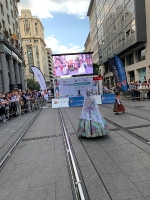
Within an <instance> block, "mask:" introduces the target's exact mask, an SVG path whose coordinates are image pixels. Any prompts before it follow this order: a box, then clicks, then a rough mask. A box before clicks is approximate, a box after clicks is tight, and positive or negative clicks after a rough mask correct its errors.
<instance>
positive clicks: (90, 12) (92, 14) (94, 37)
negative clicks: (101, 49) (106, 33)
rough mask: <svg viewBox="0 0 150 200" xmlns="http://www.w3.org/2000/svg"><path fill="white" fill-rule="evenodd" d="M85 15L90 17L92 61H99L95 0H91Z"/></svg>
mask: <svg viewBox="0 0 150 200" xmlns="http://www.w3.org/2000/svg"><path fill="white" fill-rule="evenodd" d="M87 16H89V19H90V35H89V36H88V37H90V48H91V52H93V54H92V59H93V63H96V64H97V63H98V62H99V55H98V40H97V39H98V35H97V33H98V32H97V19H96V12H95V1H94V0H91V2H90V5H89V9H88V12H87Z"/></svg>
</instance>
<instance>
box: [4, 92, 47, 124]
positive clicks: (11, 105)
mask: <svg viewBox="0 0 150 200" xmlns="http://www.w3.org/2000/svg"><path fill="white" fill-rule="evenodd" d="M43 99H44V94H43V93H42V91H36V90H34V91H30V90H27V91H22V90H20V89H19V90H13V91H10V92H7V93H5V92H3V93H0V121H3V122H7V120H8V119H9V118H11V117H16V116H21V114H24V113H27V112H31V111H35V110H37V109H39V107H40V103H41V101H42V100H43Z"/></svg>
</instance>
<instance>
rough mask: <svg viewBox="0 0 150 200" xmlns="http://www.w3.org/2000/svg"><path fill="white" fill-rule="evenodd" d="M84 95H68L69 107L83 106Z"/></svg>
mask: <svg viewBox="0 0 150 200" xmlns="http://www.w3.org/2000/svg"><path fill="white" fill-rule="evenodd" d="M83 102H84V97H83V96H82V97H69V107H77V106H83Z"/></svg>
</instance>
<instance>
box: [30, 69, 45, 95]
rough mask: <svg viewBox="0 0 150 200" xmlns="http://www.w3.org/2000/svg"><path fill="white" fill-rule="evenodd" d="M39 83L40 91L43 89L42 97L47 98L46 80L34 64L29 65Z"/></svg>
mask: <svg viewBox="0 0 150 200" xmlns="http://www.w3.org/2000/svg"><path fill="white" fill-rule="evenodd" d="M31 69H32V71H33V73H34V75H35V77H36V79H37V81H38V83H39V85H40V88H41V90H42V91H44V97H45V99H47V98H48V95H47V88H46V81H45V78H44V76H43V74H42V72H41V70H40V69H39V68H38V67H35V66H32V67H31Z"/></svg>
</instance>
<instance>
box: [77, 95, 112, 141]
mask: <svg viewBox="0 0 150 200" xmlns="http://www.w3.org/2000/svg"><path fill="white" fill-rule="evenodd" d="M109 131H110V129H109V127H108V124H107V123H106V121H105V120H104V118H103V116H102V115H101V114H100V112H99V110H98V105H97V103H96V100H95V98H94V96H92V92H91V91H87V92H86V95H85V98H84V104H83V108H82V112H81V116H80V119H79V124H78V129H77V135H78V136H83V137H88V138H94V137H99V136H104V135H106V134H108V133H109Z"/></svg>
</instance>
